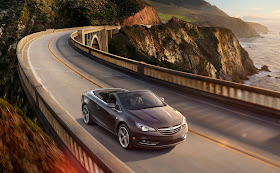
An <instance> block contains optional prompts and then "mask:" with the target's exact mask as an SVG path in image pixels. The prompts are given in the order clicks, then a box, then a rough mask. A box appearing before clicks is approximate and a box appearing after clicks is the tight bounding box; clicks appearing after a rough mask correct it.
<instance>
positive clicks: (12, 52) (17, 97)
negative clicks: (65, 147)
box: [0, 0, 157, 173]
mask: <svg viewBox="0 0 280 173" xmlns="http://www.w3.org/2000/svg"><path fill="white" fill-rule="evenodd" d="M147 6H148V5H147V4H146V3H145V2H144V1H142V0H2V1H1V3H0V97H2V98H4V99H5V100H7V101H9V103H11V104H13V105H15V106H17V107H19V108H21V110H22V112H23V113H25V114H26V115H27V116H28V117H29V118H30V119H31V120H32V121H33V122H35V123H36V124H40V122H39V120H38V118H37V116H36V115H35V113H34V112H33V110H32V109H31V106H30V105H29V101H28V99H27V98H26V96H25V93H24V91H23V88H22V86H21V83H20V79H19V77H18V70H17V65H18V62H17V57H16V46H17V43H18V42H19V40H20V39H21V38H23V37H24V36H26V35H29V34H31V33H34V32H38V31H42V30H45V29H48V28H65V27H76V26H85V25H86V26H88V25H114V24H122V23H123V21H124V20H125V19H126V18H128V17H130V16H131V15H134V14H136V13H138V12H139V11H141V10H143V9H144V8H145V7H147ZM149 9H152V8H151V7H150V8H149ZM140 17H141V16H140ZM153 17H154V18H156V17H157V16H153ZM146 19H147V20H148V19H149V18H148V17H147V18H146ZM134 22H137V21H134ZM23 113H21V111H19V109H17V108H14V107H13V106H11V105H9V104H8V103H7V102H5V101H4V100H2V99H1V100H0V125H1V130H0V172H9V173H10V172H71V169H72V168H71V165H69V164H68V163H67V162H66V161H65V158H63V156H62V154H61V153H60V152H59V151H58V149H57V148H55V146H54V145H53V144H52V142H50V140H49V137H47V136H46V135H45V134H44V133H43V132H42V131H41V130H40V129H39V128H38V127H37V126H36V125H35V124H33V123H32V122H31V121H30V120H29V119H27V118H26V117H25V116H23ZM18 114H20V115H21V116H22V117H20V116H18Z"/></svg>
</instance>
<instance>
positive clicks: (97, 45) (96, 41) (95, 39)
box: [90, 35, 100, 50]
mask: <svg viewBox="0 0 280 173" xmlns="http://www.w3.org/2000/svg"><path fill="white" fill-rule="evenodd" d="M90 46H91V47H92V48H95V49H98V50H100V42H99V39H98V36H97V35H94V36H93V37H92V40H91V43H90Z"/></svg>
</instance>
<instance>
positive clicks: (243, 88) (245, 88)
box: [71, 32, 280, 115]
mask: <svg viewBox="0 0 280 173" xmlns="http://www.w3.org/2000/svg"><path fill="white" fill-rule="evenodd" d="M76 37H77V32H74V33H72V35H71V42H72V43H73V44H74V45H75V46H76V47H77V48H78V49H80V50H82V51H84V52H86V53H88V54H90V55H93V56H95V57H96V58H99V59H101V60H103V61H106V62H108V63H111V64H114V65H116V66H118V67H121V68H123V69H125V70H129V71H132V72H134V73H138V74H140V75H144V76H148V77H151V78H154V79H158V80H160V81H165V82H168V83H171V84H175V85H178V86H181V87H186V88H191V89H195V90H196V91H199V92H203V93H207V94H208V95H212V96H218V97H220V98H227V99H229V100H233V101H234V100H235V101H239V102H240V101H241V102H242V103H249V104H250V105H252V104H253V105H256V106H262V107H264V108H269V109H271V110H272V111H274V112H276V114H277V115H278V114H279V110H280V93H279V92H276V91H271V90H266V89H263V88H258V87H254V86H249V85H244V84H240V83H234V82H229V81H225V80H220V79H213V78H209V77H205V76H200V75H195V74H191V73H186V72H180V71H176V70H171V69H167V68H163V67H159V66H154V65H150V64H147V63H144V62H139V61H134V60H131V59H127V58H124V57H120V56H117V55H113V54H110V53H107V52H103V51H100V50H98V49H95V48H91V47H88V46H86V45H83V44H82V43H80V42H78V41H77V40H76V39H75V38H76Z"/></svg>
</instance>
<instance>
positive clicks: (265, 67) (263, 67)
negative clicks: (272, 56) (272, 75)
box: [261, 65, 271, 72]
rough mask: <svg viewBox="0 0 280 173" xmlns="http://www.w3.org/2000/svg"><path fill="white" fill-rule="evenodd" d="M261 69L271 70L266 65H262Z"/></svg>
mask: <svg viewBox="0 0 280 173" xmlns="http://www.w3.org/2000/svg"><path fill="white" fill-rule="evenodd" d="M261 70H262V71H267V72H271V71H270V70H269V68H268V66H267V65H263V66H262V68H261Z"/></svg>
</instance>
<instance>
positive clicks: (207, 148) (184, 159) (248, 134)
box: [25, 32, 280, 173]
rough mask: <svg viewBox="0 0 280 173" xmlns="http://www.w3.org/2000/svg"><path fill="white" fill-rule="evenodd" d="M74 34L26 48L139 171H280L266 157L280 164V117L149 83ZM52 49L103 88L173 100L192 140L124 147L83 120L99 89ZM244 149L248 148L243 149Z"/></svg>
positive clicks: (34, 64) (44, 79)
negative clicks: (92, 54) (95, 55)
mask: <svg viewBox="0 0 280 173" xmlns="http://www.w3.org/2000/svg"><path fill="white" fill-rule="evenodd" d="M69 37H70V33H69V32H68V33H60V34H52V35H48V36H45V37H42V38H39V39H37V40H35V41H33V42H31V43H30V44H29V45H28V46H27V47H26V49H25V53H26V54H27V56H28V61H29V63H30V67H31V68H32V70H33V72H34V74H35V76H36V78H37V80H38V81H40V83H41V84H42V85H43V87H44V88H45V89H46V90H47V91H48V92H49V93H50V94H51V96H52V97H53V98H54V99H55V100H56V102H57V103H58V104H59V105H60V106H61V107H62V108H63V109H64V110H65V111H66V112H68V114H69V115H71V117H72V118H73V119H75V120H76V121H77V122H78V123H79V124H80V125H81V128H84V129H86V130H87V131H88V132H89V133H90V134H91V135H92V136H93V137H94V138H96V139H97V140H98V141H99V142H100V143H101V144H103V145H104V146H105V147H106V148H107V149H108V150H109V151H111V152H112V153H113V154H114V155H115V156H116V157H118V158H119V159H120V160H122V161H123V162H124V163H126V164H127V165H128V166H129V167H130V168H131V169H133V170H134V171H135V172H192V173H196V172H215V173H217V172H226V173H230V172H233V173H236V172H246V173H247V172H254V173H258V172H259V173H268V172H275V173H276V172H277V173H278V172H279V171H280V168H279V167H276V166H273V165H271V164H269V163H267V162H266V161H262V159H265V160H268V161H271V162H274V163H278V164H279V163H280V121H278V120H272V119H265V118H262V115H256V114H254V113H252V112H250V111H246V110H243V109H240V108H237V107H234V106H231V105H228V104H225V103H221V102H218V101H214V100H211V99H208V98H204V97H200V96H196V95H193V94H192V93H182V92H179V91H176V90H174V89H172V88H166V87H163V86H160V85H159V84H157V83H153V82H151V81H144V80H143V79H138V78H137V76H133V75H130V74H127V73H124V72H121V71H118V70H116V69H113V68H110V67H108V66H106V65H103V64H101V63H98V62H95V61H92V60H90V59H88V58H86V57H85V56H84V55H81V54H80V53H78V52H77V51H75V50H74V49H72V48H71V47H70V45H69V43H68V39H69ZM51 52H52V53H53V54H54V55H55V56H56V57H57V58H59V59H60V60H61V61H63V62H64V63H65V64H67V65H69V66H71V67H72V68H73V69H75V70H76V71H78V72H79V73H81V74H83V75H84V76H85V77H86V78H89V79H90V80H92V81H94V82H96V83H98V84H99V85H101V86H103V87H110V88H112V87H118V88H125V89H128V90H139V89H149V90H151V91H153V92H154V93H156V94H157V95H159V96H160V97H164V98H165V101H166V102H167V103H168V104H170V105H171V106H173V107H174V108H176V109H177V110H179V111H180V112H181V113H182V114H183V115H185V116H186V117H187V121H188V124H189V127H190V128H191V129H192V131H191V132H190V133H189V134H188V138H187V140H186V141H185V142H184V143H182V144H180V145H178V146H176V147H175V148H171V149H163V150H143V149H134V150H131V151H127V150H124V149H122V148H121V146H120V145H119V143H118V140H117V137H116V136H114V135H112V134H111V133H109V132H107V131H105V130H104V129H102V128H101V127H99V126H96V125H92V126H86V125H85V124H84V123H83V121H82V113H81V103H80V98H81V94H82V93H83V92H84V91H86V90H88V89H95V88H99V87H97V86H96V85H94V84H92V83H90V82H89V81H87V80H85V79H84V78H82V77H81V76H79V75H77V74H76V73H75V72H73V70H71V69H69V68H68V67H66V66H65V65H63V64H62V63H61V62H60V61H58V60H57V59H56V58H55V57H54V56H53V55H52V54H51ZM194 131H197V132H198V133H194ZM201 134H202V136H201ZM221 143H222V144H226V145H229V146H233V148H231V147H228V146H225V145H222V144H221ZM240 148H241V149H242V152H240V151H237V150H238V149H240ZM248 153H252V154H253V156H249V155H248ZM256 156H259V158H256Z"/></svg>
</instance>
